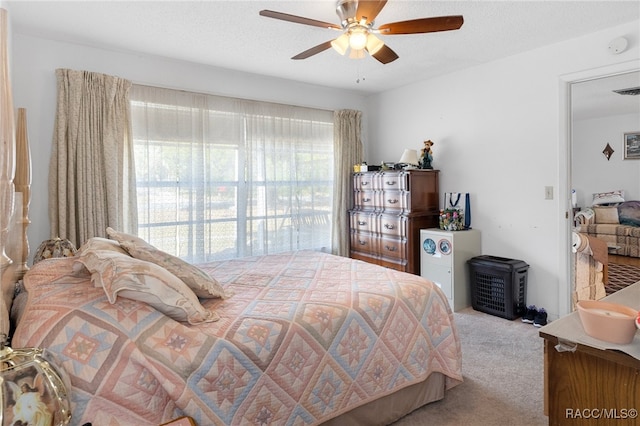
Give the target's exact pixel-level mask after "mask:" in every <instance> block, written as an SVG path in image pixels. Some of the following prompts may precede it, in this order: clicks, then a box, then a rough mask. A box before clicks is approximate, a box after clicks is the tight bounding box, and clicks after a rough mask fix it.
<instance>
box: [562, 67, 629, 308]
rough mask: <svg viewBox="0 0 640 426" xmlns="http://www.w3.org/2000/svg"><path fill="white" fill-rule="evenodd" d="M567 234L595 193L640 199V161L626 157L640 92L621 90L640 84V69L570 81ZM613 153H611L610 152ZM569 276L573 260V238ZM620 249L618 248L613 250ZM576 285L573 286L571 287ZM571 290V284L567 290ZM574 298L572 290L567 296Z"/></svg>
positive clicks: (620, 260)
mask: <svg viewBox="0 0 640 426" xmlns="http://www.w3.org/2000/svg"><path fill="white" fill-rule="evenodd" d="M567 86H568V88H567V90H568V96H567V98H568V103H569V108H568V111H569V112H568V125H567V131H568V132H567V133H568V147H567V148H568V154H567V181H568V187H567V196H568V198H567V199H568V202H567V211H568V219H570V220H569V221H567V222H568V225H569V226H567V228H568V232H567V238H568V240H569V241H570V239H571V230H572V228H573V227H572V225H573V214H574V213H575V211H577V210H579V209H584V208H588V207H590V206H591V205H592V201H593V194H594V193H600V192H609V191H616V190H623V191H624V194H625V195H624V199H625V200H640V160H633V159H626V158H625V155H624V134H625V133H629V132H638V131H640V95H635V96H634V95H627V94H624V95H623V94H618V93H616V92H615V91H617V90H620V89H628V88H638V87H640V70H638V69H637V64H636V69H631V70H624V71H623V70H621V71H613V72H611V73H609V74H607V75H593V76H586V77H583V78H576V79H575V80H573V81H568V84H567ZM606 154H609V155H606ZM567 249H568V250H569V255H568V262H567V263H568V266H569V267H568V277H569V280H568V281H567V282H569V283H573V282H574V277H573V272H574V265H573V263H572V262H573V259H574V257H573V256H571V253H570V250H571V243H570V242H569V243H568V247H567ZM612 252H614V253H615V250H612ZM609 262H610V263H616V264H631V265H636V266H640V258H632V257H628V256H617V255H615V254H612V255H610V256H609ZM569 287H571V286H569ZM568 290H569V293H570V292H571V288H569V289H568ZM568 297H569V299H568V301H569V302H570V300H571V299H570V295H569V296H568Z"/></svg>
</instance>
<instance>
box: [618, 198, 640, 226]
mask: <svg viewBox="0 0 640 426" xmlns="http://www.w3.org/2000/svg"><path fill="white" fill-rule="evenodd" d="M618 218H619V219H620V224H622V225H629V226H640V201H625V202H624V203H622V204H620V205H619V206H618Z"/></svg>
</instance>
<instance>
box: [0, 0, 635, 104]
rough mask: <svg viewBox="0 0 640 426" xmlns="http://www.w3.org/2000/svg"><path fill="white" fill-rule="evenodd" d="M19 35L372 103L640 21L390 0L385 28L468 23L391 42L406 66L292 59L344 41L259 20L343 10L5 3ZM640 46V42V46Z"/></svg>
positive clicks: (575, 7) (329, 1)
mask: <svg viewBox="0 0 640 426" xmlns="http://www.w3.org/2000/svg"><path fill="white" fill-rule="evenodd" d="M4 4H5V5H6V6H5V7H6V8H7V9H8V10H9V13H10V18H11V22H12V25H13V30H14V31H15V32H18V33H22V34H27V35H35V36H42V37H46V38H51V39H57V40H61V41H69V42H74V43H81V44H86V45H91V46H96V47H104V48H108V49H115V50H123V51H132V52H138V53H142V54H152V55H159V56H164V57H169V58H176V59H180V60H185V61H191V62H196V63H201V64H207V65H213V66H218V67H223V68H230V69H235V70H242V71H248V72H256V73H260V74H264V75H270V76H276V77H282V78H286V79H291V80H298V81H302V82H307V83H312V84H318V85H323V86H330V87H338V88H345V89H352V90H357V91H362V92H367V93H374V92H377V91H383V90H388V89H391V88H395V87H398V86H401V85H404V84H407V83H411V82H414V81H417V80H420V79H424V78H428V77H433V76H437V75H441V74H443V73H447V72H451V71H454V70H457V69H462V68H466V67H471V66H474V65H478V64H482V63H485V62H488V61H492V60H495V59H498V58H501V57H506V56H509V55H513V54H516V53H518V52H521V51H526V50H530V49H534V48H537V47H540V46H543V45H548V44H552V43H555V42H558V41H562V40H567V39H570V38H574V37H578V36H580V35H583V34H586V33H590V32H594V31H597V30H599V29H602V28H607V27H612V26H615V25H619V24H623V23H626V22H630V21H633V20H637V19H640V2H638V1H637V0H633V1H591V0H588V1H575V0H574V1H564V2H563V1H483V0H475V1H408V0H389V1H388V3H387V4H386V6H385V7H384V9H383V10H382V12H381V13H380V14H379V15H378V18H377V19H376V25H380V24H384V23H388V22H395V21H402V20H408V19H415V18H423V17H434V16H443V15H463V16H464V20H465V22H464V25H463V26H462V28H461V29H460V30H457V31H447V32H441V33H431V34H420V35H393V36H385V37H381V38H382V39H383V40H384V41H385V43H387V44H388V45H389V46H390V47H391V48H392V49H393V50H394V51H395V52H396V53H397V54H398V55H399V56H400V58H399V59H398V60H396V61H394V62H392V63H389V64H386V65H382V64H380V63H379V62H377V61H376V60H374V59H373V58H371V57H367V58H365V59H361V60H352V59H348V58H346V57H342V56H340V55H339V54H338V53H336V52H335V51H334V50H333V49H329V50H326V51H324V52H322V53H320V54H318V55H315V56H313V57H311V58H309V59H306V60H302V61H294V60H291V59H290V58H291V57H292V56H294V55H296V54H298V53H300V52H302V51H304V50H306V49H308V48H310V47H312V46H315V45H318V44H320V43H322V42H325V41H328V40H331V39H333V38H335V37H337V35H338V34H339V33H337V32H335V31H333V30H329V29H324V28H318V27H311V26H306V25H300V24H295V23H290V22H285V21H279V20H275V19H270V18H266V17H262V16H259V14H258V12H259V11H260V10H262V9H271V10H275V11H280V12H285V13H289V14H293V15H299V16H304V17H308V18H312V19H317V20H320V21H325V22H332V23H336V24H338V23H339V18H338V17H337V15H336V13H335V5H336V2H335V1H334V0H297V1H264V0H260V1H211V0H210V1H42V2H37V1H24V0H20V1H17V0H14V1H4ZM636 42H637V41H636Z"/></svg>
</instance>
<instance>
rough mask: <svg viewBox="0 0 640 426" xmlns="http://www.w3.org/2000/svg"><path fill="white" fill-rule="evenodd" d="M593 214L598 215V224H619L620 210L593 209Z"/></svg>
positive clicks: (613, 208) (607, 208)
mask: <svg viewBox="0 0 640 426" xmlns="http://www.w3.org/2000/svg"><path fill="white" fill-rule="evenodd" d="M593 212H594V213H595V215H596V223H598V224H601V223H610V224H616V225H617V224H619V223H620V221H619V220H618V208H617V207H613V206H612V207H593Z"/></svg>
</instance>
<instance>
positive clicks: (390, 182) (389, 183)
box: [387, 180, 396, 185]
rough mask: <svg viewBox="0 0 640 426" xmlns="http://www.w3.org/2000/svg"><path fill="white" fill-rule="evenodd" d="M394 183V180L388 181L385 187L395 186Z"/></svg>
mask: <svg viewBox="0 0 640 426" xmlns="http://www.w3.org/2000/svg"><path fill="white" fill-rule="evenodd" d="M395 184H396V181H395V180H388V181H387V185H395Z"/></svg>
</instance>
